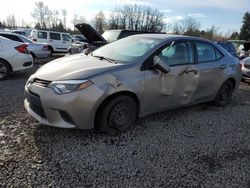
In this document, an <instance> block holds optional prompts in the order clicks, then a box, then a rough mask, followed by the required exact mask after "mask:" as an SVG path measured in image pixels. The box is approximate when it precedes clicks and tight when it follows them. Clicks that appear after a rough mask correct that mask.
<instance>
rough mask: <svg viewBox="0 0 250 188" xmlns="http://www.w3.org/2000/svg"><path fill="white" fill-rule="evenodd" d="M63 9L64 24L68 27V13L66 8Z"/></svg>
mask: <svg viewBox="0 0 250 188" xmlns="http://www.w3.org/2000/svg"><path fill="white" fill-rule="evenodd" d="M61 11H62V16H63V25H64V27H65V28H66V24H67V16H68V14H67V11H66V9H62V10H61Z"/></svg>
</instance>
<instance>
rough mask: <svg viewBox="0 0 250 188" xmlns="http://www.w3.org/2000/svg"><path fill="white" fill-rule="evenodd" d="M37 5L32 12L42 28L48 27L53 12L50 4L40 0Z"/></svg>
mask: <svg viewBox="0 0 250 188" xmlns="http://www.w3.org/2000/svg"><path fill="white" fill-rule="evenodd" d="M35 5H36V7H35V9H34V11H33V13H31V16H32V17H33V18H34V19H36V20H37V21H38V22H39V23H40V26H41V27H42V28H46V27H47V25H48V22H49V21H50V17H51V15H52V12H51V11H50V10H49V8H48V6H47V5H45V4H44V3H43V2H42V1H38V2H36V3H35Z"/></svg>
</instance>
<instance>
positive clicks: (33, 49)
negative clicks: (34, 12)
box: [0, 32, 50, 59]
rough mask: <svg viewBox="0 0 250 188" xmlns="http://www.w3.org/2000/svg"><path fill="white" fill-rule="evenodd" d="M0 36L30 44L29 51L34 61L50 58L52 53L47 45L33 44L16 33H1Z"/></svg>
mask: <svg viewBox="0 0 250 188" xmlns="http://www.w3.org/2000/svg"><path fill="white" fill-rule="evenodd" d="M0 36H2V37H5V38H8V39H10V40H14V41H17V42H22V43H27V44H29V46H28V50H29V51H30V54H31V55H32V57H33V58H34V59H42V58H48V57H49V54H50V52H49V49H48V46H47V44H43V43H36V42H33V41H31V40H30V39H28V38H27V37H25V36H23V35H19V34H15V33H7V32H0Z"/></svg>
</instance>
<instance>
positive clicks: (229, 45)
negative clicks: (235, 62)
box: [216, 42, 239, 58]
mask: <svg viewBox="0 0 250 188" xmlns="http://www.w3.org/2000/svg"><path fill="white" fill-rule="evenodd" d="M216 43H217V44H219V45H221V46H222V47H223V48H224V49H225V50H226V51H228V52H229V53H230V54H231V55H232V56H233V57H237V58H239V56H238V54H237V50H236V48H235V47H234V45H233V44H232V43H231V42H216Z"/></svg>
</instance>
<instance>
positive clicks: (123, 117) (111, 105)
mask: <svg viewBox="0 0 250 188" xmlns="http://www.w3.org/2000/svg"><path fill="white" fill-rule="evenodd" d="M136 117H137V104H136V102H135V100H134V99H133V98H132V97H130V96H125V95H124V96H119V97H116V98H114V99H112V100H110V101H108V102H107V103H106V104H104V106H102V107H101V109H100V110H99V112H98V114H97V121H96V123H97V126H96V127H97V129H98V130H99V131H101V132H106V133H109V134H115V133H117V132H124V131H127V130H128V129H129V128H131V126H132V125H133V123H134V121H135V119H136Z"/></svg>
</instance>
